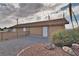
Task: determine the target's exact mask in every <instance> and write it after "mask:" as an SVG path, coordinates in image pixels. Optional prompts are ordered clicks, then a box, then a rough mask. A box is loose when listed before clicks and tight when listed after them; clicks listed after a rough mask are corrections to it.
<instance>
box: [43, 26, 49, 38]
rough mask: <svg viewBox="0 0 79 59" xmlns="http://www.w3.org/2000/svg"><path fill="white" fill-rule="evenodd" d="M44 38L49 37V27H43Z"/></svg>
mask: <svg viewBox="0 0 79 59" xmlns="http://www.w3.org/2000/svg"><path fill="white" fill-rule="evenodd" d="M43 37H48V27H43Z"/></svg>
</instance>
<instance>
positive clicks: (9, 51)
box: [0, 36, 48, 56]
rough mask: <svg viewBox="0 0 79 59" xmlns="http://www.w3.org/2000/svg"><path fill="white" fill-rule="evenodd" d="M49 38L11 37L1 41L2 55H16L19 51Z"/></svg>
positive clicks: (0, 52) (0, 54) (0, 49)
mask: <svg viewBox="0 0 79 59" xmlns="http://www.w3.org/2000/svg"><path fill="white" fill-rule="evenodd" d="M46 42H48V39H47V38H41V37H34V36H28V37H20V38H19V39H11V40H7V41H3V42H0V56H16V55H17V53H18V51H19V50H21V49H23V48H25V47H27V46H29V45H33V44H36V43H46Z"/></svg>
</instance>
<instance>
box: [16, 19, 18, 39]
mask: <svg viewBox="0 0 79 59" xmlns="http://www.w3.org/2000/svg"><path fill="white" fill-rule="evenodd" d="M16 21H17V27H16V28H17V29H16V31H17V39H18V18H17V19H16Z"/></svg>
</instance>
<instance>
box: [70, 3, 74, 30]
mask: <svg viewBox="0 0 79 59" xmlns="http://www.w3.org/2000/svg"><path fill="white" fill-rule="evenodd" d="M69 14H70V19H71V23H72V27H73V29H74V24H73V20H72V4H71V3H70V4H69Z"/></svg>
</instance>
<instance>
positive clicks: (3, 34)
mask: <svg viewBox="0 0 79 59" xmlns="http://www.w3.org/2000/svg"><path fill="white" fill-rule="evenodd" d="M28 34H29V32H28V31H27V32H23V31H22V32H18V37H22V36H27V35H28ZM13 38H17V32H0V40H8V39H13Z"/></svg>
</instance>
